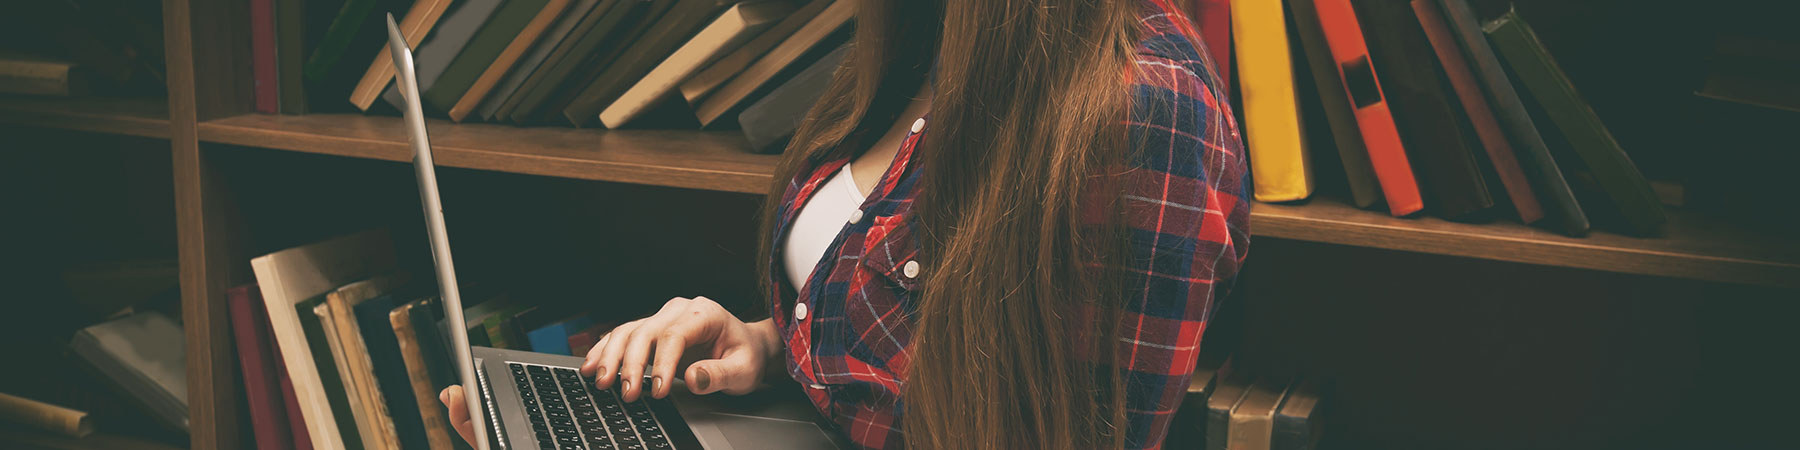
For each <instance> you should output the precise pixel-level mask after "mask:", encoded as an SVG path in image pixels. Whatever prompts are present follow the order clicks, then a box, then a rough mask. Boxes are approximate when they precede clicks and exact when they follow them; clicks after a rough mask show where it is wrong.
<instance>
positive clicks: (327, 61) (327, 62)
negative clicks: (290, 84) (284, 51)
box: [306, 0, 375, 80]
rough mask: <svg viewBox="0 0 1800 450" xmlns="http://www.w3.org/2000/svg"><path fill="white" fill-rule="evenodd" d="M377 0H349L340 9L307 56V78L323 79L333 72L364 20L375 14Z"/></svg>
mask: <svg viewBox="0 0 1800 450" xmlns="http://www.w3.org/2000/svg"><path fill="white" fill-rule="evenodd" d="M374 12H375V0H349V1H346V2H344V7H343V8H342V9H339V10H338V15H337V18H336V19H333V20H332V21H331V26H330V27H329V28H326V29H325V37H324V38H322V39H320V40H319V46H318V48H315V49H313V53H312V55H311V56H309V57H307V58H306V79H308V80H322V79H324V78H325V77H326V76H328V75H330V74H331V71H332V68H333V67H336V66H337V63H338V60H339V59H341V58H343V56H344V53H345V52H346V51H349V47H350V43H351V41H353V40H355V38H356V33H357V30H358V29H361V28H362V24H363V21H365V20H369V16H371V15H374Z"/></svg>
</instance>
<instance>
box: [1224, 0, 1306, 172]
mask: <svg viewBox="0 0 1800 450" xmlns="http://www.w3.org/2000/svg"><path fill="white" fill-rule="evenodd" d="M1232 6H1233V7H1232V8H1231V19H1232V23H1231V31H1232V34H1233V35H1234V37H1236V38H1237V44H1238V45H1239V46H1240V47H1239V48H1238V50H1239V51H1238V52H1236V54H1237V67H1238V73H1239V75H1241V77H1240V78H1239V86H1238V88H1239V89H1240V93H1241V94H1242V96H1243V105H1244V108H1243V111H1244V134H1245V136H1244V143H1245V147H1246V148H1247V149H1248V150H1247V151H1248V152H1249V153H1250V154H1249V156H1250V172H1251V177H1252V179H1253V181H1254V183H1255V186H1254V188H1255V191H1256V194H1255V197H1256V200H1258V201H1264V202H1285V201H1295V200H1304V199H1306V198H1307V197H1308V196H1311V195H1312V191H1313V178H1312V166H1311V165H1310V162H1309V161H1308V160H1307V157H1306V143H1305V142H1304V139H1303V138H1302V136H1301V135H1302V129H1301V126H1300V104H1299V99H1298V97H1297V94H1296V92H1295V85H1294V64H1293V60H1292V58H1291V57H1290V55H1289V53H1288V50H1289V48H1290V47H1289V46H1288V33H1287V15H1286V14H1285V13H1284V12H1283V10H1282V2H1278V1H1251V2H1238V3H1237V4H1235V5H1232Z"/></svg>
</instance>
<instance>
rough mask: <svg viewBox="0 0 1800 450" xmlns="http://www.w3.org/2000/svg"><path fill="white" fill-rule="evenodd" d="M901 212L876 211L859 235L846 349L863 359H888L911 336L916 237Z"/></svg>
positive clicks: (917, 273) (916, 278)
mask: <svg viewBox="0 0 1800 450" xmlns="http://www.w3.org/2000/svg"><path fill="white" fill-rule="evenodd" d="M907 219H909V218H908V217H907V216H905V215H894V216H879V217H876V218H875V223H873V224H871V225H870V226H869V230H868V232H867V233H864V234H863V236H862V238H863V241H862V244H863V245H862V252H861V255H859V258H858V264H857V270H856V274H855V275H854V279H853V280H852V281H851V283H849V284H850V289H849V290H848V291H849V292H847V294H848V298H846V299H845V300H846V302H845V303H846V304H845V311H844V319H845V322H846V323H845V325H846V327H845V331H847V332H848V333H850V335H849V336H845V337H846V338H847V339H848V341H847V342H854V343H855V345H852V346H851V348H850V349H849V350H850V353H851V354H852V356H855V357H858V359H863V360H866V361H888V360H890V359H892V358H893V357H894V356H895V355H898V354H900V353H901V352H902V351H904V349H905V347H906V346H907V343H908V342H911V340H912V317H913V312H914V311H915V309H916V308H915V304H914V302H915V301H916V298H917V295H918V289H919V278H920V277H921V275H922V274H921V271H922V270H923V269H922V268H921V267H920V263H919V262H917V261H915V260H914V259H915V258H916V257H917V256H918V253H919V250H918V242H917V241H916V240H914V234H913V228H912V225H911V223H910V221H909V220H907Z"/></svg>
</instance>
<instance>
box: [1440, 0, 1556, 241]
mask: <svg viewBox="0 0 1800 450" xmlns="http://www.w3.org/2000/svg"><path fill="white" fill-rule="evenodd" d="M1439 4H1440V5H1441V6H1443V9H1444V13H1445V16H1446V17H1447V18H1449V19H1450V27H1451V28H1452V29H1454V30H1455V31H1456V34H1457V35H1458V37H1459V39H1458V41H1459V42H1461V43H1462V48H1463V50H1465V51H1466V54H1467V55H1468V57H1469V59H1471V60H1472V61H1473V62H1474V65H1475V68H1476V70H1475V74H1476V75H1477V76H1479V77H1480V78H1481V85H1482V87H1483V88H1484V91H1485V92H1487V98H1488V99H1489V100H1490V101H1492V102H1493V105H1494V109H1495V111H1496V112H1498V113H1499V115H1498V116H1499V117H1498V119H1499V120H1500V126H1501V127H1502V128H1503V129H1504V130H1505V131H1506V134H1507V136H1508V137H1509V138H1511V139H1510V140H1509V142H1511V143H1512V145H1513V148H1514V149H1515V150H1517V152H1515V154H1516V155H1517V156H1518V158H1519V163H1520V166H1521V168H1522V169H1523V170H1524V171H1525V175H1526V179H1527V180H1529V181H1530V182H1531V185H1532V192H1534V193H1536V194H1537V195H1538V198H1539V200H1541V203H1542V204H1547V205H1548V206H1549V207H1550V209H1549V210H1548V211H1546V215H1549V216H1553V217H1552V218H1553V219H1554V220H1556V221H1557V222H1558V223H1559V225H1560V228H1561V229H1562V232H1563V233H1565V234H1568V235H1571V236H1580V235H1583V234H1587V231H1588V228H1589V227H1590V225H1589V223H1588V218H1587V213H1586V212H1584V211H1582V210H1581V204H1580V203H1579V202H1577V201H1576V200H1575V192H1574V190H1573V189H1570V188H1569V183H1568V181H1567V180H1565V179H1564V178H1563V174H1562V169H1561V168H1559V167H1557V164H1556V159H1555V158H1552V157H1551V156H1550V147H1549V145H1548V144H1546V143H1545V142H1544V137H1543V135H1542V134H1541V133H1539V131H1538V128H1537V123H1536V122H1535V121H1533V120H1532V118H1531V112H1530V111H1529V110H1527V109H1526V108H1525V102H1524V100H1523V99H1521V98H1520V97H1519V92H1518V90H1517V89H1515V88H1514V87H1513V83H1512V79H1511V77H1509V76H1507V75H1506V69H1505V67H1504V66H1502V65H1501V63H1500V58H1499V56H1497V55H1495V54H1494V48H1493V46H1492V45H1491V44H1490V43H1489V42H1488V39H1487V35H1486V34H1485V33H1484V32H1483V31H1482V29H1481V22H1480V19H1478V18H1476V17H1475V10H1474V9H1473V8H1471V7H1470V6H1469V3H1468V2H1467V0H1439Z"/></svg>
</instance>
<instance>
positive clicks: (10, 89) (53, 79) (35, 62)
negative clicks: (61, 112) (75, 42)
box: [0, 51, 91, 96]
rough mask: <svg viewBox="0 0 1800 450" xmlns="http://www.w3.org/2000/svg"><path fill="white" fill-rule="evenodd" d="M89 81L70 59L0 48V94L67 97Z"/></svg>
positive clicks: (80, 91)
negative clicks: (33, 54)
mask: <svg viewBox="0 0 1800 450" xmlns="http://www.w3.org/2000/svg"><path fill="white" fill-rule="evenodd" d="M89 85H90V83H89V81H88V79H87V77H86V76H85V75H83V74H82V72H81V69H80V66H77V65H75V63H74V62H70V61H63V60H58V59H55V58H44V57H38V56H32V55H27V54H23V53H18V52H11V51H0V93H5V94H31V95H57V96H69V95H80V94H85V93H87V92H88V91H89V90H90V89H91V88H90V86H89Z"/></svg>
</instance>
